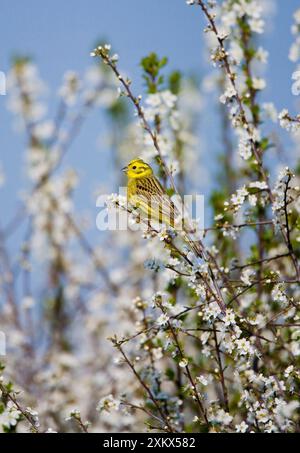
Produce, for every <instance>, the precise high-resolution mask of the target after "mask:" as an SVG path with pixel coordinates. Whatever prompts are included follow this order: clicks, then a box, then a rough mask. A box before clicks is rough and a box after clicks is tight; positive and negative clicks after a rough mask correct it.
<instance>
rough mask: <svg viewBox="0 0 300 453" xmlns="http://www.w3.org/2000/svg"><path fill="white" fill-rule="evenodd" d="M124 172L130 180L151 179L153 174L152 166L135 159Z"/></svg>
mask: <svg viewBox="0 0 300 453" xmlns="http://www.w3.org/2000/svg"><path fill="white" fill-rule="evenodd" d="M123 171H124V173H126V175H127V176H128V178H134V179H140V178H149V176H152V174H153V171H152V168H151V167H150V165H148V164H146V162H144V161H143V160H142V159H133V160H132V161H131V162H129V164H128V165H127V167H125V168H123Z"/></svg>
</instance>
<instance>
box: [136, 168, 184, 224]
mask: <svg viewBox="0 0 300 453" xmlns="http://www.w3.org/2000/svg"><path fill="white" fill-rule="evenodd" d="M132 201H134V204H136V205H137V206H138V207H139V208H140V209H141V210H142V211H143V212H144V213H146V214H147V215H148V217H150V216H151V218H152V219H153V220H156V221H159V222H163V223H166V224H168V225H171V226H174V217H175V215H176V212H177V210H176V208H175V206H174V204H173V202H172V201H171V199H170V197H169V196H168V195H167V194H166V193H165V190H164V189H163V187H162V186H161V184H160V182H159V181H158V180H157V179H156V178H155V177H154V176H152V177H150V178H143V179H141V180H137V181H136V194H135V195H134V196H133V197H132ZM149 220H151V219H149Z"/></svg>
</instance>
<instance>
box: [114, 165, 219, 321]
mask: <svg viewBox="0 0 300 453" xmlns="http://www.w3.org/2000/svg"><path fill="white" fill-rule="evenodd" d="M123 171H124V173H126V175H127V177H128V184H127V200H128V202H129V203H130V204H131V205H132V206H134V207H135V208H137V209H138V210H139V211H140V212H141V213H142V214H143V215H144V217H146V219H147V221H148V224H149V225H151V220H152V221H153V220H154V221H156V222H159V223H164V224H165V225H167V226H171V227H172V228H173V229H174V230H177V231H178V229H179V230H181V236H182V237H183V240H184V241H185V242H186V243H187V244H188V246H189V248H190V249H192V250H193V252H194V253H195V255H196V256H197V257H200V258H204V259H206V257H205V251H204V249H203V246H202V244H201V243H200V242H199V241H193V240H192V239H191V238H190V231H189V230H187V229H186V223H185V221H184V220H183V219H182V216H181V215H180V213H179V210H178V209H177V208H176V206H175V205H174V203H173V201H172V200H171V198H170V197H169V195H168V194H167V193H166V191H165V189H164V188H163V187H162V185H161V184H160V182H159V180H158V179H157V178H156V177H155V175H154V173H153V170H152V168H151V167H150V165H148V164H147V163H146V162H144V161H143V160H142V159H139V158H137V159H133V160H132V161H131V162H129V164H128V165H127V167H125V168H123ZM209 269H210V267H209ZM210 276H211V278H212V280H213V281H214V285H215V287H216V290H217V293H218V297H217V302H218V304H219V306H220V308H221V310H222V312H223V313H225V309H226V307H225V304H224V302H223V298H222V295H221V293H220V290H219V288H218V286H217V285H216V282H215V280H214V275H213V273H212V271H211V269H210Z"/></svg>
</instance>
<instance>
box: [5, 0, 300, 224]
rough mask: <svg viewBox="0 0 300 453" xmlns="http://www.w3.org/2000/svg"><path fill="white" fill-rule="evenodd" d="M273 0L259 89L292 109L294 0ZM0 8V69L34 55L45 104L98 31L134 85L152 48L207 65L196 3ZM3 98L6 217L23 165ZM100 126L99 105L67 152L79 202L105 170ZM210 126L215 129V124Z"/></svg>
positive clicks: (191, 64)
mask: <svg viewBox="0 0 300 453" xmlns="http://www.w3.org/2000/svg"><path fill="white" fill-rule="evenodd" d="M274 3H275V4H276V5H277V12H276V15H275V17H274V22H273V26H272V29H271V30H270V32H269V34H268V36H267V38H266V39H265V42H264V45H265V47H267V49H268V50H269V52H270V62H269V68H268V72H267V80H268V89H267V90H266V92H265V95H264V96H265V98H266V100H272V101H274V102H275V104H276V105H277V107H278V109H279V110H280V109H282V108H283V107H288V108H291V109H294V104H295V98H294V97H293V96H292V94H291V74H292V72H293V71H294V65H292V64H291V63H290V62H289V60H288V58H287V55H288V49H289V46H290V44H291V42H292V36H291V33H290V27H291V24H292V14H293V12H294V10H295V9H296V8H297V6H299V3H298V2H297V1H295V0H285V1H277V2H276V1H275V0H274ZM0 10H1V11H0V12H1V15H0V42H1V48H0V70H2V71H4V72H6V71H7V70H8V68H9V64H10V59H11V57H12V55H14V54H25V55H30V56H32V57H33V59H34V60H35V62H36V63H37V64H38V66H39V69H40V74H41V77H42V78H43V79H44V80H45V82H46V83H47V84H48V85H49V88H50V107H51V110H53V109H54V106H55V104H56V101H57V98H56V93H57V89H58V87H59V85H60V83H61V80H62V76H63V73H64V72H65V71H67V70H69V69H74V70H77V71H78V72H79V73H83V72H84V70H85V68H86V67H87V66H88V65H90V64H91V59H90V56H89V52H90V50H91V49H92V48H93V45H94V43H95V42H96V41H97V40H98V39H99V38H103V37H104V38H105V39H106V40H107V41H109V42H111V43H112V44H113V46H114V48H115V49H116V51H117V52H118V54H119V55H120V65H121V67H122V69H124V70H125V71H126V73H127V74H129V75H130V76H131V78H132V79H133V81H134V87H135V91H136V92H137V93H140V92H141V91H142V81H141V77H140V68H139V66H138V63H139V61H140V59H141V57H142V56H144V55H146V54H147V53H149V52H150V51H156V52H157V53H158V54H159V55H166V56H168V58H169V62H170V64H169V67H170V69H175V68H176V69H180V70H181V71H182V72H183V73H186V74H189V73H191V72H194V73H199V74H200V75H203V74H206V73H208V72H209V71H210V70H211V67H210V66H209V65H208V64H207V63H205V61H204V60H203V37H202V35H203V28H204V24H205V21H204V20H203V18H202V16H201V11H200V9H199V8H195V7H188V6H187V5H186V4H185V0H151V1H148V0H113V1H112V0H85V1H83V0H72V1H71V0H64V1H61V0H51V1H43V2H41V1H40V0H26V1H20V0H18V1H17V0H1V7H0ZM6 102H7V98H5V97H3V96H2V97H0V127H1V134H0V162H2V163H3V166H4V169H5V172H6V174H7V185H6V187H5V188H4V189H1V191H0V200H1V201H0V203H1V217H0V220H1V223H6V216H7V215H8V214H9V213H10V212H13V211H14V208H15V204H16V198H17V194H18V191H19V189H20V187H21V185H22V184H23V182H24V181H25V179H24V174H23V172H24V170H23V169H22V162H23V160H22V159H23V157H22V152H23V150H24V143H25V139H24V137H23V136H22V134H21V135H17V134H16V133H15V131H14V130H13V128H12V116H11V114H10V113H9V112H8V111H7V110H6V108H5V104H6ZM104 126H105V125H104V124H103V117H102V115H101V113H100V112H99V111H98V112H95V113H94V114H93V115H92V117H91V118H90V119H89V120H88V121H87V123H86V124H85V126H84V129H83V131H82V133H81V135H80V137H79V138H78V139H77V140H76V143H75V144H74V146H73V147H72V149H71V150H70V154H69V156H68V160H67V163H68V162H70V163H71V164H72V165H74V166H75V167H77V168H80V175H81V177H82V182H81V184H82V186H81V187H84V189H82V190H80V191H79V192H78V194H77V200H78V206H79V207H80V209H83V210H85V209H86V208H89V209H90V208H92V209H95V201H94V200H93V199H92V196H91V192H92V189H93V188H94V187H96V185H97V183H98V182H100V181H101V179H102V178H103V171H101V167H103V163H105V165H107V161H106V157H105V153H104V154H103V153H101V152H100V151H99V149H98V147H97V141H98V139H99V135H101V132H102V131H103V127H104ZM211 128H212V129H211V133H212V134H213V132H214V129H213V128H214V125H213V124H212V125H211ZM209 133H210V131H209V130H208V135H209ZM211 170H213V169H211ZM112 189H113V188H112ZM3 216H4V219H3Z"/></svg>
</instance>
